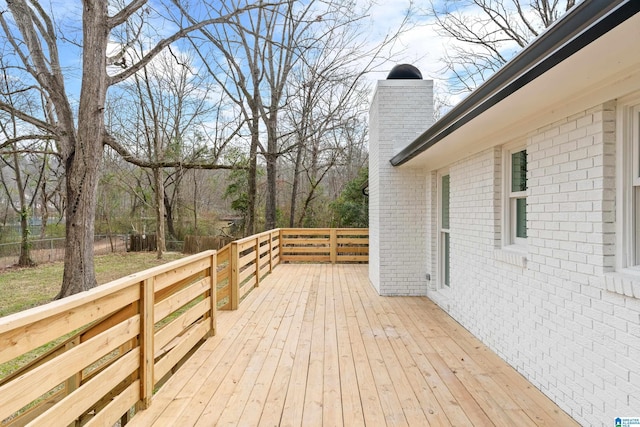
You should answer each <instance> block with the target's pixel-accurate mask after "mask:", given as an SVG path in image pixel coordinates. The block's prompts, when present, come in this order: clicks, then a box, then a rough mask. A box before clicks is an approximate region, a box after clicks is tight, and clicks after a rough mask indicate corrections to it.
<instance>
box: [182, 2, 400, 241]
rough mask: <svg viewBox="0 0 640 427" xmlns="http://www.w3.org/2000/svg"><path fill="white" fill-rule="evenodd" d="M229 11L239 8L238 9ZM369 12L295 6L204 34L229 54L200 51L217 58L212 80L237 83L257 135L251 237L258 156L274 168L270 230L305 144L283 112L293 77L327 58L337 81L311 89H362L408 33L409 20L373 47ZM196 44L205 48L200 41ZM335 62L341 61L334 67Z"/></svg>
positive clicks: (347, 6) (335, 5)
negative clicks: (288, 165)
mask: <svg viewBox="0 0 640 427" xmlns="http://www.w3.org/2000/svg"><path fill="white" fill-rule="evenodd" d="M223 5H224V7H231V8H233V7H235V5H234V2H224V3H223ZM366 13H367V6H364V7H362V8H357V7H356V5H354V4H353V2H350V1H344V0H330V1H320V0H311V1H309V2H295V1H291V0H287V1H283V2H281V3H279V4H276V5H272V6H270V7H265V8H262V9H258V10H254V11H253V12H252V13H250V14H248V15H247V16H246V17H244V18H243V19H238V17H235V18H234V19H233V22H232V24H231V25H227V26H224V27H220V28H217V30H218V32H217V33H212V32H208V31H205V30H203V31H202V34H203V35H204V37H205V40H207V41H209V42H211V44H212V45H213V46H215V47H216V48H217V50H218V51H219V52H221V53H222V55H221V56H222V58H223V60H222V61H220V60H219V59H217V58H218V57H219V56H220V55H217V53H218V52H214V53H210V54H209V55H208V56H207V55H206V53H205V49H204V48H203V46H202V44H200V45H199V46H198V47H197V49H198V52H200V53H201V55H202V56H203V58H204V57H207V58H210V59H211V60H210V61H204V62H207V63H208V64H209V71H210V74H212V75H213V76H218V75H219V74H221V72H222V73H224V74H223V75H224V76H225V78H227V79H229V80H232V81H233V82H234V83H235V86H232V87H233V89H228V96H229V97H230V98H231V99H233V100H234V102H236V103H237V105H238V107H239V109H240V111H241V112H242V114H243V116H244V118H245V122H246V124H247V130H248V133H249V135H250V148H249V174H248V205H249V207H248V210H249V214H248V217H249V224H250V225H249V232H252V231H253V224H254V221H253V217H254V214H255V201H256V188H257V185H256V179H257V175H256V171H257V154H261V155H262V156H263V157H264V160H265V164H266V175H267V177H266V179H267V189H266V192H265V196H266V202H265V228H267V229H269V228H273V227H275V226H276V212H277V200H278V191H279V189H278V185H277V176H278V159H279V158H280V157H281V156H282V155H283V154H284V153H287V152H289V151H290V150H293V149H295V147H296V146H297V145H298V142H296V141H295V140H292V138H291V135H292V133H293V132H295V130H294V129H292V128H290V127H287V126H286V124H283V120H282V114H283V111H284V110H285V109H286V107H287V105H288V103H289V102H291V97H290V96H289V95H291V94H292V92H291V91H290V90H289V89H288V86H289V84H290V83H291V81H292V80H293V77H292V72H293V71H294V70H295V69H296V67H299V66H302V64H304V63H305V62H306V61H309V63H310V64H311V63H314V62H316V56H322V55H324V57H323V60H324V61H325V62H324V63H323V64H322V65H321V66H319V68H318V69H316V70H315V71H316V72H320V73H325V72H326V73H330V74H331V77H329V78H328V80H326V81H324V82H323V81H322V78H318V79H316V80H315V81H310V82H309V83H310V84H315V83H320V82H321V84H323V85H326V84H336V83H337V82H336V81H335V80H331V79H332V78H335V77H336V76H337V75H338V74H341V76H342V77H343V78H346V79H347V82H346V85H347V86H349V85H351V86H352V87H353V88H355V87H357V86H358V80H359V79H361V78H362V76H364V75H365V74H366V73H367V72H369V71H371V70H373V69H375V68H376V67H377V66H379V65H380V64H382V63H384V62H385V60H386V59H387V58H385V56H384V53H385V52H387V51H388V49H389V48H390V47H391V46H392V45H393V42H394V41H395V40H396V38H397V36H398V35H399V34H400V33H401V32H402V31H404V30H405V29H406V28H407V21H405V22H403V23H402V24H401V25H400V27H399V28H398V29H397V30H396V32H392V33H390V34H387V35H386V37H384V39H383V40H382V41H381V42H379V43H369V40H368V39H367V38H366V36H365V34H364V32H365V30H364V28H363V23H364V20H365V18H366ZM408 13H409V12H408ZM192 42H194V44H196V43H197V41H195V40H194V38H192ZM340 43H341V44H340ZM323 51H324V53H323ZM336 52H337V53H336ZM332 55H333V58H334V61H333V63H332V64H329V63H328V62H329V60H328V58H330V57H331V56H332ZM211 64H214V65H215V66H214V65H211ZM316 65H318V64H316ZM349 65H350V66H352V67H357V68H359V71H358V72H353V70H350V74H347V72H346V71H345V68H346V67H348V66H349ZM332 67H336V68H337V69H338V71H335V70H334V69H333V68H332ZM217 78H219V79H220V81H221V83H222V79H221V78H220V77H217ZM351 79H353V80H351ZM312 92H313V90H312ZM300 93H304V91H302V92H300ZM314 96H315V95H314ZM305 132H306V131H305Z"/></svg>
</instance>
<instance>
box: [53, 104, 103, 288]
mask: <svg viewBox="0 0 640 427" xmlns="http://www.w3.org/2000/svg"><path fill="white" fill-rule="evenodd" d="M80 114H82V108H81V109H80ZM95 133H96V132H95V131H92V130H91V129H87V126H79V128H78V139H79V144H78V148H79V149H80V150H82V149H83V148H84V150H83V151H84V152H83V151H79V152H74V153H73V154H72V155H71V157H70V158H68V159H66V168H65V169H66V173H67V184H66V190H67V197H68V200H69V203H67V206H66V209H65V216H66V222H65V224H66V241H65V252H64V273H63V276H62V288H61V289H60V293H59V294H58V296H57V298H64V297H67V296H69V295H73V294H76V293H78V292H83V291H87V290H89V289H91V288H93V287H95V286H96V285H97V281H96V273H95V268H94V264H93V262H94V261H93V260H94V256H93V238H94V234H95V211H96V190H97V187H98V173H97V170H98V166H99V164H100V160H101V157H102V144H99V148H98V147H95V145H98V144H93V145H94V147H91V146H90V144H83V143H82V142H83V141H84V139H83V138H82V137H81V136H80V135H81V134H85V135H90V134H95ZM100 133H101V132H100ZM89 150H91V151H93V155H91V154H89V153H90V151H89Z"/></svg>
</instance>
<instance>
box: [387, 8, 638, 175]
mask: <svg viewBox="0 0 640 427" xmlns="http://www.w3.org/2000/svg"><path fill="white" fill-rule="evenodd" d="M638 12H640V1H637V0H617V1H607V0H592V1H589V0H587V1H585V2H583V3H580V4H578V5H577V6H576V7H574V8H573V9H571V11H569V12H568V13H567V15H566V16H565V17H563V18H562V19H561V20H560V21H558V22H556V24H555V25H554V26H553V27H551V28H549V29H548V30H547V31H546V32H545V33H543V34H542V35H540V36H539V37H538V38H537V39H536V40H534V41H533V42H532V43H531V44H530V45H529V46H528V47H527V48H525V49H524V50H523V51H522V52H520V53H519V54H518V55H517V56H516V57H515V58H513V59H512V60H511V61H509V62H508V63H507V64H505V66H504V67H502V69H500V70H499V71H498V72H497V73H496V74H494V75H493V76H492V77H491V78H490V79H488V80H487V81H486V82H485V83H483V84H482V85H481V86H479V87H478V88H477V89H476V90H474V91H473V92H472V93H471V94H469V96H468V97H467V98H465V99H464V100H463V101H462V102H460V103H459V104H458V105H457V106H456V107H454V108H453V109H452V110H451V111H449V113H447V114H446V115H445V116H443V117H442V118H441V119H440V120H438V121H437V122H436V123H434V124H433V126H431V127H430V128H429V129H427V130H426V131H425V132H424V133H423V134H422V135H420V136H419V137H418V138H417V139H416V140H414V141H413V142H412V143H410V144H409V145H407V146H406V147H405V148H404V149H403V150H402V151H400V152H399V153H398V154H396V155H395V156H394V157H393V158H392V159H391V160H390V162H391V164H392V165H393V166H400V165H402V164H404V163H406V162H408V161H409V160H411V159H413V158H414V157H416V156H418V155H419V154H421V153H423V152H424V151H426V150H427V149H429V148H430V147H432V146H433V145H435V144H437V143H438V142H439V141H441V140H443V139H444V138H446V137H447V136H449V135H450V134H452V133H453V132H455V131H456V130H457V129H459V128H461V127H462V126H464V125H465V124H466V123H468V122H469V121H471V120H473V119H474V118H476V117H478V116H479V115H481V114H482V113H483V112H485V111H487V110H488V109H489V108H491V107H493V106H495V105H496V104H498V103H499V102H500V101H502V100H504V99H505V98H507V97H508V96H510V95H512V94H513V93H514V92H516V91H517V90H519V89H521V88H522V87H524V86H525V85H527V84H529V83H531V82H532V81H533V80H535V79H536V78H538V77H540V76H541V75H542V74H544V73H545V72H547V71H549V70H550V69H552V68H553V67H555V66H556V65H558V64H559V63H561V62H562V61H564V60H566V59H567V58H569V57H570V56H571V55H573V54H574V53H576V52H578V51H579V50H580V49H582V48H584V47H585V46H587V45H589V44H590V43H592V42H593V41H594V40H597V39H598V38H599V37H601V36H602V35H604V34H606V33H607V32H609V31H611V30H612V29H614V28H615V27H617V26H618V25H620V24H621V23H623V22H624V21H626V20H627V19H629V18H631V17H632V16H634V15H635V14H637V13H638Z"/></svg>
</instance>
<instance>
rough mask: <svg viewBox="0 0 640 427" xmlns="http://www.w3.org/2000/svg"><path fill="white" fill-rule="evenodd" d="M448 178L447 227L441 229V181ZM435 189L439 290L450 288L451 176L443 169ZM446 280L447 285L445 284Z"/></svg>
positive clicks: (438, 176) (438, 175) (439, 172)
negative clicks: (436, 191)
mask: <svg viewBox="0 0 640 427" xmlns="http://www.w3.org/2000/svg"><path fill="white" fill-rule="evenodd" d="M445 176H448V177H449V200H448V202H449V206H448V212H449V227H448V228H443V218H442V217H443V212H444V211H443V203H442V201H443V195H444V193H443V185H442V179H443V178H444V177H445ZM437 188H438V196H437V197H438V209H437V217H438V221H437V223H438V248H437V249H438V250H437V253H438V287H439V288H440V289H450V288H451V174H450V173H449V170H448V169H444V170H441V171H438V174H437ZM447 237H448V245H447ZM447 246H448V249H449V250H448V258H449V263H448V266H449V269H448V274H447V263H446V261H445V256H446V255H447V254H445V253H444V252H445V251H446V247H447ZM447 279H448V283H447Z"/></svg>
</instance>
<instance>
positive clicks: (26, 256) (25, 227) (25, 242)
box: [18, 184, 36, 267]
mask: <svg viewBox="0 0 640 427" xmlns="http://www.w3.org/2000/svg"><path fill="white" fill-rule="evenodd" d="M18 185H21V184H18ZM20 230H21V231H22V239H20V258H19V259H18V265H19V266H20V267H33V266H34V265H36V263H35V262H34V261H33V259H31V247H30V244H29V214H28V210H27V208H26V207H23V208H22V212H20Z"/></svg>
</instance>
